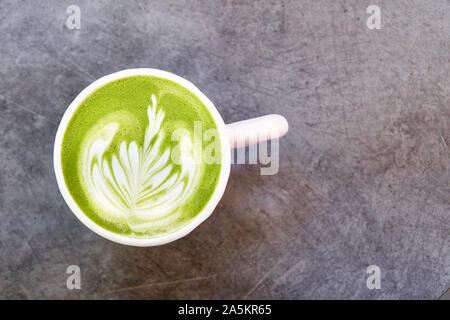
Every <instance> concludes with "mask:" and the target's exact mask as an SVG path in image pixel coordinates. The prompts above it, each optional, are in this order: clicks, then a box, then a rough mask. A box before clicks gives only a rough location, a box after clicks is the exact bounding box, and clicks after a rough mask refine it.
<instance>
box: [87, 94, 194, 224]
mask: <svg viewBox="0 0 450 320" xmlns="http://www.w3.org/2000/svg"><path fill="white" fill-rule="evenodd" d="M151 99H152V105H151V106H148V109H147V116H148V127H147V128H146V130H145V137H144V143H143V145H142V146H138V145H137V143H136V142H135V141H133V142H131V143H129V144H127V143H126V142H125V141H123V142H122V143H121V144H120V149H119V152H118V153H117V154H113V155H112V159H111V161H110V162H109V161H108V159H107V158H106V157H105V155H104V153H105V150H106V149H107V148H108V147H109V145H110V143H111V141H112V139H113V138H114V136H115V134H116V133H117V130H118V128H119V124H117V123H114V122H112V123H110V124H108V125H106V126H105V127H104V128H102V130H99V131H98V132H97V134H96V135H94V137H93V138H92V139H91V141H89V142H88V143H87V144H86V152H85V159H84V161H83V163H84V167H83V175H84V177H85V179H86V186H87V189H88V192H89V195H90V198H91V199H92V200H93V202H95V203H96V204H97V206H98V207H99V209H101V210H103V211H105V212H107V213H108V214H109V215H110V216H115V217H116V218H123V219H124V220H125V221H126V222H127V223H128V225H129V227H130V228H131V229H132V230H134V231H139V232H142V231H145V230H146V229H148V228H150V227H151V228H154V227H157V226H158V225H165V224H167V223H169V222H170V221H172V220H174V219H176V218H177V217H178V216H179V215H180V214H181V213H182V212H181V210H178V209H179V207H180V205H181V204H182V203H183V202H184V201H185V200H186V198H187V197H189V196H190V194H191V192H192V190H193V185H194V184H195V182H196V180H197V178H198V168H197V165H196V164H195V161H194V158H193V156H192V145H193V144H192V141H191V138H190V137H183V139H182V140H181V142H180V143H181V144H183V146H182V148H180V152H181V153H182V154H181V156H180V160H181V163H180V164H179V168H175V166H174V164H173V163H171V162H170V157H171V148H170V147H166V148H164V147H162V146H161V143H162V141H163V139H164V131H163V130H162V129H161V124H162V122H163V121H164V111H163V110H162V109H159V110H158V108H157V101H156V97H155V96H154V95H152V97H151Z"/></svg>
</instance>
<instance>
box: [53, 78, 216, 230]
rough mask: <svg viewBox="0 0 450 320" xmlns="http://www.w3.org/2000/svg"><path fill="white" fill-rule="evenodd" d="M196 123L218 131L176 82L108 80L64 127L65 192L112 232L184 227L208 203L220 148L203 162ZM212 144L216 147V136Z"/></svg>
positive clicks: (203, 109) (202, 108) (199, 104)
mask: <svg viewBox="0 0 450 320" xmlns="http://www.w3.org/2000/svg"><path fill="white" fill-rule="evenodd" d="M196 124H197V128H198V125H199V124H200V126H201V130H202V132H205V131H207V130H209V129H216V130H217V126H216V124H215V122H214V119H213V117H212V116H211V114H210V112H209V110H208V109H207V107H206V106H205V105H204V104H203V103H202V101H201V100H200V99H199V98H198V97H197V96H196V95H194V94H193V93H192V92H191V91H189V90H188V89H186V88H184V87H183V86H181V85H179V84H177V83H175V82H172V81H170V80H167V79H163V78H158V77H153V76H141V75H139V76H131V77H127V78H121V79H118V80H115V81H112V82H110V83H107V84H106V85H104V86H103V87H100V88H99V89H97V90H96V91H94V92H93V93H92V94H90V95H89V96H88V97H87V98H86V99H85V100H84V101H83V102H82V103H81V104H80V105H79V107H78V108H77V110H76V111H75V112H74V114H73V115H72V117H71V119H70V121H69V124H68V126H67V128H66V130H65V132H64V136H63V141H62V148H61V165H62V171H63V176H64V180H65V184H66V186H67V188H68V190H69V193H70V194H71V196H72V198H73V199H74V201H75V203H76V204H77V205H78V207H79V208H80V209H81V211H82V212H83V213H84V214H85V215H86V216H88V217H89V218H90V219H91V220H92V221H94V222H95V223H96V224H98V225H99V226H101V227H103V228H105V229H107V230H109V231H112V232H114V233H118V234H123V235H127V236H130V237H137V238H150V237H155V236H158V235H161V234H166V233H170V232H174V231H176V230H178V229H180V228H182V227H183V226H184V225H186V224H187V223H189V221H191V220H192V219H193V218H194V217H195V216H196V215H198V214H199V213H200V212H201V211H202V209H203V208H204V207H205V206H206V204H207V203H208V202H209V200H210V198H211V196H212V194H213V193H214V190H215V189H216V187H217V183H218V180H219V176H220V171H221V164H220V163H221V161H220V160H221V156H222V155H221V154H220V148H215V149H214V151H213V153H214V156H215V157H216V159H219V162H216V163H206V162H205V161H201V159H202V155H203V156H204V152H205V147H206V144H207V143H205V141H203V143H202V144H201V145H200V147H198V144H196V137H195V135H194V133H195V130H194V128H195V126H196ZM201 137H203V136H201ZM213 142H214V143H216V145H217V146H219V145H220V138H219V136H218V134H217V135H215V136H214V137H213V138H212V139H211V141H209V142H208V143H213ZM199 159H200V161H199Z"/></svg>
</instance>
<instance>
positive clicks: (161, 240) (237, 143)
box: [53, 68, 288, 247]
mask: <svg viewBox="0 0 450 320" xmlns="http://www.w3.org/2000/svg"><path fill="white" fill-rule="evenodd" d="M136 75H149V76H154V77H159V78H164V79H168V80H171V81H173V82H176V83H178V84H179V85H181V86H183V87H185V88H186V89H188V90H189V91H191V92H192V93H193V94H195V95H196V96H197V97H198V98H199V99H200V100H201V101H202V102H203V104H204V105H205V106H206V107H207V108H208V110H209V112H210V113H211V115H212V117H213V119H214V121H215V123H216V125H217V129H218V132H219V136H220V141H221V151H222V163H221V165H222V168H221V172H220V177H219V181H218V184H217V186H216V189H215V190H214V193H213V195H212V196H211V198H210V200H209V202H208V203H207V205H206V206H205V207H204V208H203V210H201V212H199V213H198V214H197V215H196V216H195V217H194V218H193V219H192V220H191V221H190V222H189V223H187V224H186V225H185V226H183V227H182V228H181V229H179V230H177V231H174V232H171V233H166V234H161V235H158V236H154V237H151V238H132V237H128V236H126V235H121V234H117V233H114V232H111V231H109V230H107V229H105V228H103V227H101V226H99V225H97V224H96V223H95V222H94V221H92V220H91V219H90V218H88V217H87V216H86V215H85V214H84V213H83V211H82V210H81V209H80V208H79V207H78V205H77V204H76V202H75V201H74V199H73V198H72V196H71V195H70V192H69V190H68V188H67V186H66V183H65V181H64V175H63V171H62V166H61V148H62V141H63V136H64V133H65V131H66V128H67V126H68V124H69V122H70V119H71V118H72V115H73V114H74V113H75V111H76V110H77V108H78V107H79V106H80V104H81V103H82V102H83V101H84V100H85V98H86V97H88V96H89V95H90V94H91V93H93V92H94V91H96V90H97V89H99V88H100V87H102V86H104V85H105V84H107V83H109V82H112V81H115V80H118V79H121V78H126V77H131V76H136ZM287 130H288V123H287V121H286V119H285V118H284V117H283V116H281V115H276V114H271V115H266V116H263V117H258V118H253V119H249V120H244V121H239V122H235V123H232V124H228V125H225V123H224V121H223V119H222V117H221V116H220V114H219V112H218V111H217V109H216V107H215V106H214V104H213V103H212V102H211V100H209V99H208V98H207V97H206V96H205V95H204V94H203V93H202V92H201V91H200V90H199V89H198V88H197V87H196V86H195V85H193V84H192V83H191V82H189V81H188V80H186V79H184V78H182V77H180V76H177V75H175V74H173V73H170V72H167V71H162V70H158V69H149V68H139V69H127V70H123V71H119V72H116V73H113V74H110V75H107V76H104V77H102V78H100V79H98V80H96V81H95V82H93V83H92V84H90V85H89V86H88V87H87V88H85V89H84V90H83V91H81V93H80V94H79V95H78V96H77V97H76V98H75V99H74V100H73V101H72V103H71V104H70V105H69V107H68V108H67V110H66V111H65V113H64V115H63V117H62V119H61V122H60V124H59V127H58V131H57V133H56V138H55V144H54V149H53V165H54V170H55V175H56V180H57V183H58V187H59V190H60V192H61V194H62V196H63V198H64V200H65V201H66V203H67V205H68V206H69V208H70V209H71V210H72V212H73V213H74V214H75V216H76V217H77V218H78V219H79V220H80V221H81V222H82V223H83V224H84V225H85V226H86V227H88V228H89V229H91V230H92V231H94V232H95V233H97V234H98V235H100V236H102V237H104V238H106V239H108V240H111V241H114V242H117V243H120V244H125V245H131V246H139V247H146V246H156V245H162V244H166V243H169V242H172V241H174V240H177V239H179V238H182V237H184V236H185V235H187V234H188V233H189V232H191V231H192V230H194V229H195V228H196V227H197V226H199V225H200V224H201V223H202V222H203V221H205V220H206V219H207V218H208V217H209V216H210V215H211V213H212V212H213V211H214V209H215V207H216V206H217V204H218V203H219V201H220V199H221V198H222V195H223V193H224V191H225V187H226V185H227V182H228V177H229V174H230V166H231V161H230V160H231V159H230V148H239V147H244V146H247V145H249V144H255V143H258V142H261V141H264V140H268V139H276V138H279V137H281V136H283V135H284V134H286V132H287Z"/></svg>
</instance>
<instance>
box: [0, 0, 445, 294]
mask: <svg viewBox="0 0 450 320" xmlns="http://www.w3.org/2000/svg"><path fill="white" fill-rule="evenodd" d="M372 2H373V4H376V5H378V6H379V7H380V9H381V29H379V30H369V29H368V27H367V26H366V20H367V18H368V17H369V14H367V13H366V9H367V7H368V6H369V5H370V4H372ZM72 3H73V4H76V5H78V6H79V7H80V8H81V29H80V30H70V29H68V28H67V26H66V19H67V18H68V16H69V14H67V13H66V9H67V7H68V6H69V5H70V4H72ZM449 23H450V3H449V2H448V1H446V0H432V1H431V0H429V1H419V0H415V1H411V0H401V1H400V0H399V1H383V0H378V1H366V0H363V1H357V0H342V1H327V0H320V1H319V0H308V1H306V0H305V1H294V0H291V1H227V0H224V1H148V2H147V1H126V2H123V3H122V4H117V3H116V2H113V1H81V0H77V1H69V2H67V1H66V2H64V1H63V2H61V1H21V2H18V1H12V0H6V1H5V0H4V1H2V2H1V3H0V31H1V32H0V44H1V45H0V58H1V60H0V298H30V299H43V298H66V299H70V298H74V299H76V298H104V299H116V298H126V299H128V298H140V299H163V298H170V299H176V298H184V299H191V298H205V299H210V298H219V299H220V298H231V299H233V298H257V299H259V298H269V299H270V298H281V299H300V298H305V299H322V298H351V299H354V298H361V299H383V298H384V299H398V298H404V299H414V298H420V299H437V298H438V297H439V296H440V295H441V294H442V293H443V292H445V291H446V290H447V289H448V286H449V283H450V252H449V212H450V196H449V194H450V177H449V168H450V161H449V159H450V151H449V150H450V149H449V147H450V146H449V145H450V107H449V105H450V104H449V102H450V101H449V96H450V80H449V74H450V72H449V71H450V70H449V69H450V68H449V65H450V61H449V59H450V25H449ZM133 67H153V68H159V69H164V70H167V71H171V72H173V73H176V74H179V75H181V76H183V77H185V78H187V79H189V80H191V81H192V82H193V83H195V84H196V85H197V86H198V87H199V88H200V89H201V90H202V91H203V92H204V93H205V94H206V95H207V96H208V97H209V98H210V99H211V100H212V101H214V103H215V104H216V106H217V108H218V110H219V111H220V112H221V114H222V115H223V118H224V120H225V121H226V122H228V123H229V122H233V121H237V120H242V119H247V118H251V117H255V116H260V115H264V114H267V113H279V114H282V115H284V116H285V117H286V118H287V119H288V120H289V124H290V131H289V133H288V135H287V136H286V137H285V138H284V139H282V140H281V142H280V168H279V172H278V174H276V175H273V176H261V175H260V174H259V172H260V171H259V170H260V167H259V166H258V165H235V166H233V167H232V170H231V176H230V180H229V184H228V187H227V190H226V192H225V195H224V197H223V199H222V201H221V202H220V204H219V206H218V208H217V209H216V210H215V212H214V213H213V214H212V216H211V217H210V218H209V219H208V220H207V221H206V222H205V223H203V224H202V225H201V226H200V227H199V228H198V229H196V230H195V231H194V232H192V233H191V234H189V235H188V236H187V237H186V238H183V239H181V240H179V241H176V242H174V243H172V244H169V245H166V246H162V247H155V248H133V247H126V246H121V245H117V244H115V243H112V242H109V241H107V240H104V239H102V238H100V237H98V236H97V235H95V234H94V233H93V232H91V231H90V230H88V229H87V228H86V227H84V226H83V225H82V224H81V223H80V222H78V220H77V219H76V218H75V217H74V216H73V215H72V213H71V212H70V210H69V208H68V207H67V206H66V204H65V203H64V201H63V199H62V197H61V195H60V193H59V191H58V188H57V185H56V180H55V177H54V174H53V167H52V150H53V140H54V136H55V132H56V128H57V125H58V122H59V120H60V118H61V116H62V114H63V112H64V110H65V109H66V107H67V106H68V104H69V103H70V102H71V101H72V99H73V98H74V97H75V96H76V95H77V94H78V93H79V92H80V91H81V90H82V89H83V88H84V87H86V86H87V85H89V84H90V83H91V82H92V81H94V80H95V79H97V78H99V77H101V76H103V75H106V74H109V73H112V72H115V71H118V70H122V69H127V68H133ZM69 265H78V266H79V267H80V268H81V289H80V290H68V289H67V287H66V280H67V277H68V274H66V268H67V267H68V266H69ZM369 265H377V266H379V267H380V270H381V288H380V289H378V290H377V289H374V290H369V289H368V288H367V286H366V280H367V277H368V276H369V275H368V274H367V273H366V269H367V267H368V266H369Z"/></svg>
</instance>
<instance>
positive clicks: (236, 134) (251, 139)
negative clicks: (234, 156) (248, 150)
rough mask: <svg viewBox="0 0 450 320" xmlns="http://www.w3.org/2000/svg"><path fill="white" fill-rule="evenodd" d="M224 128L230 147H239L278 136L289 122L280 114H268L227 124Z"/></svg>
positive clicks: (283, 131)
mask: <svg viewBox="0 0 450 320" xmlns="http://www.w3.org/2000/svg"><path fill="white" fill-rule="evenodd" d="M225 129H226V132H227V135H228V140H229V142H230V147H231V148H241V147H246V146H248V145H251V144H256V143H259V142H264V141H268V140H272V139H277V138H280V137H282V136H284V135H285V134H286V133H287V132H288V129H289V124H288V122H287V120H286V118H285V117H283V116H282V115H279V114H268V115H266V116H262V117H258V118H253V119H248V120H243V121H238V122H233V123H230V124H227V125H226V126H225Z"/></svg>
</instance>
